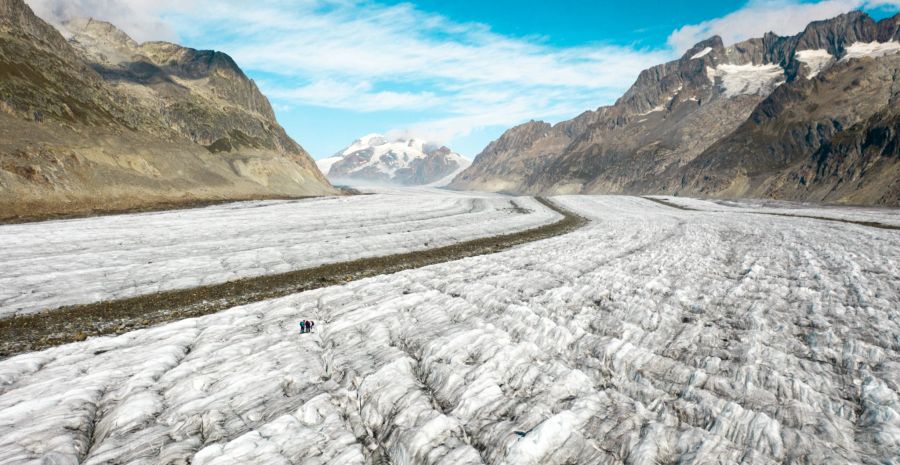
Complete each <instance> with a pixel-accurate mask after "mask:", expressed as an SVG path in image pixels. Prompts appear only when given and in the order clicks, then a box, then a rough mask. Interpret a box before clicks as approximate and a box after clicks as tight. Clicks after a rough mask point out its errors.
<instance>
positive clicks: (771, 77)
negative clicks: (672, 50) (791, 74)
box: [707, 64, 786, 97]
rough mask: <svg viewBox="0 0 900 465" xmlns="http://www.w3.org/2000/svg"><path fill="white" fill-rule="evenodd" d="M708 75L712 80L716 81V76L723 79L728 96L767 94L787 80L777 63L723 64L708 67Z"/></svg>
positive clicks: (724, 89) (724, 90)
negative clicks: (713, 67)
mask: <svg viewBox="0 0 900 465" xmlns="http://www.w3.org/2000/svg"><path fill="white" fill-rule="evenodd" d="M707 75H708V76H709V77H710V80H712V81H715V79H714V78H715V77H718V78H720V79H721V82H722V91H723V93H724V95H725V96H726V97H736V96H738V95H761V96H766V95H769V94H770V93H772V91H773V90H775V88H776V87H778V86H779V85H781V84H782V83H784V82H785V80H786V78H785V76H784V70H783V69H782V68H781V66H779V65H777V64H769V65H753V64H747V65H729V64H723V65H719V66H717V67H716V68H715V69H712V68H709V67H707Z"/></svg>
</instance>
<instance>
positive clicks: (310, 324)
mask: <svg viewBox="0 0 900 465" xmlns="http://www.w3.org/2000/svg"><path fill="white" fill-rule="evenodd" d="M312 326H313V323H312V321H309V320H306V332H307V333H311V332H312Z"/></svg>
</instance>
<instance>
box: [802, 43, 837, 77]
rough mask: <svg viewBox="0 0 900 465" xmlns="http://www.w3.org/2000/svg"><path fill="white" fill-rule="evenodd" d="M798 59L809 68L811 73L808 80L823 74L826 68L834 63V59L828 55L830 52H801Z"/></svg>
mask: <svg viewBox="0 0 900 465" xmlns="http://www.w3.org/2000/svg"><path fill="white" fill-rule="evenodd" d="M796 57H797V59H798V60H800V61H801V62H803V63H804V64H805V65H806V66H807V67H808V68H809V73H808V74H807V75H806V77H807V79H812V78H814V77H816V76H817V75H818V74H819V73H821V72H822V71H823V70H824V69H825V68H827V67H828V65H830V64H831V63H833V62H834V57H833V56H832V55H831V54H830V53H828V50H824V49H819V50H800V51H798V52H797V54H796Z"/></svg>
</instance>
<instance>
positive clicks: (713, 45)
mask: <svg viewBox="0 0 900 465" xmlns="http://www.w3.org/2000/svg"><path fill="white" fill-rule="evenodd" d="M724 49H725V45H724V43H723V41H722V37H721V36H718V35H714V36H712V37H710V38H708V39H706V40H702V41H700V42H697V44H696V45H694V46H693V47H691V48H690V49H688V51H686V52H684V55H682V59H690V60H694V59H697V58H702V57H704V56H706V54H708V53H710V52H712V51H714V50H724Z"/></svg>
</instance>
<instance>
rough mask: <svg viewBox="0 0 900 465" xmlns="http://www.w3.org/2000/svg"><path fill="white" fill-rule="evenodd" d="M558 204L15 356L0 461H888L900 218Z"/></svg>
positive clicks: (5, 385)
mask: <svg viewBox="0 0 900 465" xmlns="http://www.w3.org/2000/svg"><path fill="white" fill-rule="evenodd" d="M556 200H557V201H559V202H560V203H562V204H564V205H565V206H567V207H569V208H571V209H574V210H577V211H579V212H582V213H583V214H585V215H587V216H589V217H590V218H591V219H592V220H593V223H592V224H591V225H589V226H587V227H586V228H584V229H581V230H579V231H577V232H574V233H571V234H569V235H565V236H561V237H556V238H552V239H548V240H544V241H540V242H536V243H532V244H528V245H524V246H521V247H518V248H515V249H511V250H508V251H506V252H503V253H498V254H494V255H487V256H480V257H473V258H469V259H465V260H460V261H455V262H449V263H445V264H440V265H435V266H431V267H427V268H423V269H418V270H410V271H405V272H401V273H397V274H393V275H388V276H380V277H377V278H371V279H366V280H362V281H357V282H353V283H349V284H347V285H344V286H339V287H332V288H326V289H320V290H316V291H312V292H307V293H303V294H298V295H294V296H289V297H285V298H281V299H277V300H272V301H267V302H260V303H257V304H253V305H248V306H243V307H239V308H234V309H231V310H228V311H225V312H222V313H218V314H214V315H209V316H205V317H201V318H196V319H190V320H184V321H180V322H175V323H171V324H166V325H163V326H159V327H155V328H150V329H146V330H140V331H135V332H131V333H127V334H124V335H121V336H117V337H105V338H97V339H89V340H87V341H84V342H81V343H75V344H70V345H66V346H61V347H57V348H54V349H49V350H45V351H42V352H37V353H31V354H26V355H21V356H18V357H14V358H11V359H7V360H5V361H0V463H22V464H30V463H35V464H37V463H56V464H68V463H73V464H74V463H84V464H99V463H116V464H132V463H134V464H137V463H145V464H153V463H192V464H207V465H208V464H226V463H227V464H232V463H248V464H257V463H258V464H363V463H365V464H375V463H391V464H394V465H406V464H447V465H450V464H453V465H457V464H480V463H491V464H548V465H562V464H576V463H577V464H588V463H590V464H595V463H596V464H624V463H628V464H657V463H680V464H708V463H722V464H737V463H742V464H774V463H810V464H812V463H815V464H848V463H851V464H856V463H885V464H888V463H896V462H897V457H898V456H900V413H898V412H900V400H898V386H900V346H898V342H897V335H898V334H900V315H898V308H900V297H898V294H900V272H898V270H900V267H898V266H897V265H898V260H900V235H898V234H897V232H895V231H886V230H879V229H875V228H868V227H864V226H859V225H854V224H846V223H836V222H828V221H820V220H813V219H801V218H785V217H773V216H764V215H752V214H749V213H742V212H694V211H682V210H677V209H674V208H671V207H667V206H663V205H659V204H656V203H652V202H650V201H649V200H645V199H638V198H629V197H589V196H584V197H563V198H557V199H556ZM307 318H309V319H315V320H316V321H317V322H319V325H318V330H317V333H315V334H310V335H299V334H297V332H296V331H295V326H296V324H297V321H298V320H300V319H307ZM516 431H520V432H526V433H527V434H525V435H524V437H521V438H520V437H519V436H518V435H516V434H515V432H516Z"/></svg>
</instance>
